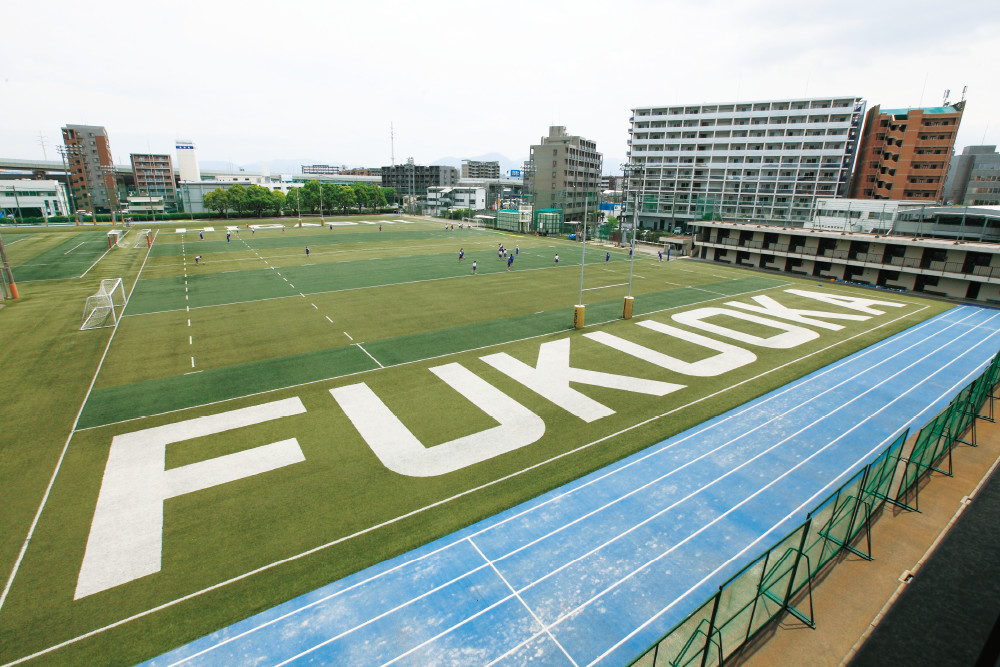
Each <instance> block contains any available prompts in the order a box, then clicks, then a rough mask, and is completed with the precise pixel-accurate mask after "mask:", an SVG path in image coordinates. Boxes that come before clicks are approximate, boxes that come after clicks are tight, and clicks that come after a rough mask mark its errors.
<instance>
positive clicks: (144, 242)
mask: <svg viewBox="0 0 1000 667" xmlns="http://www.w3.org/2000/svg"><path fill="white" fill-rule="evenodd" d="M149 233H150V230H148V229H140V230H139V231H138V232H136V236H135V243H134V244H133V245H132V247H133V248H147V247H149Z"/></svg>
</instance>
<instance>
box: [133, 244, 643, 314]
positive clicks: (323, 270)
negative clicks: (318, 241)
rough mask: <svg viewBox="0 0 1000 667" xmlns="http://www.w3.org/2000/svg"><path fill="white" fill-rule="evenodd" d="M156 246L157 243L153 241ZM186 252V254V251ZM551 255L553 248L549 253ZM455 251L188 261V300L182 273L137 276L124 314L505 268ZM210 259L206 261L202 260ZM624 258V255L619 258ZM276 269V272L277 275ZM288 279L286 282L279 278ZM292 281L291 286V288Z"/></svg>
mask: <svg viewBox="0 0 1000 667" xmlns="http://www.w3.org/2000/svg"><path fill="white" fill-rule="evenodd" d="M154 247H155V246H154ZM189 254H190V253H189ZM552 255H554V253H553V254H552ZM552 255H550V254H549V253H548V252H547V251H546V252H544V253H542V252H539V251H538V250H537V249H532V251H531V252H530V253H529V252H524V253H521V255H520V256H519V257H518V258H517V260H516V261H515V267H514V268H515V271H517V270H525V269H539V268H548V267H551V266H553V257H552ZM587 255H588V258H589V261H590V262H593V263H594V264H595V265H596V264H597V263H598V261H600V262H601V263H602V264H603V260H604V254H603V250H596V251H593V252H590V251H588V253H587ZM456 257H457V253H447V254H443V253H437V254H433V255H425V254H421V255H404V256H393V257H384V258H382V257H380V258H377V259H370V260H361V261H349V262H347V261H345V262H325V263H318V264H309V265H305V266H294V265H292V266H284V267H277V268H275V269H253V270H243V271H232V272H231V273H201V274H199V270H201V269H200V267H196V266H195V265H194V264H192V263H191V262H189V263H188V278H187V280H188V287H189V291H188V292H187V294H188V297H189V298H188V299H187V300H185V299H184V296H185V292H184V289H183V287H184V283H183V279H182V278H178V277H168V278H153V279H146V280H143V281H141V282H140V283H139V284H138V286H137V287H136V290H135V293H134V294H133V295H132V297H131V299H130V301H129V307H128V312H127V314H128V315H143V314H146V313H156V312H163V311H169V310H183V309H184V307H185V306H190V307H191V308H204V307H208V306H219V305H224V304H230V303H244V302H248V301H258V300H260V299H273V298H277V297H284V296H294V295H297V294H298V293H300V292H301V293H303V294H318V293H324V292H334V291H337V290H345V289H361V288H366V287H378V286H382V285H398V284H403V283H411V282H419V281H422V280H437V279H442V278H453V277H456V276H465V275H469V274H470V273H471V272H472V267H471V265H472V262H471V259H473V258H478V260H479V273H480V274H486V273H499V272H501V271H505V270H506V267H507V264H506V262H503V261H500V260H498V259H496V253H495V252H492V251H486V252H482V251H480V252H477V253H474V254H473V253H468V255H467V256H466V260H465V261H464V262H463V263H461V264H459V263H458V262H457V261H456ZM579 259H580V258H579V255H577V254H576V253H575V252H573V253H564V255H563V257H562V258H561V259H560V266H563V267H568V266H579V261H578V260H579ZM206 261H208V260H206ZM618 261H619V262H623V261H625V260H618ZM278 274H280V276H279V275H278ZM282 277H283V278H287V279H288V282H285V281H284V280H282ZM291 285H294V286H295V287H294V289H293V288H292V287H291Z"/></svg>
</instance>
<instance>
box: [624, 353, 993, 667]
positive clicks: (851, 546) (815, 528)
mask: <svg viewBox="0 0 1000 667" xmlns="http://www.w3.org/2000/svg"><path fill="white" fill-rule="evenodd" d="M998 379H1000V354H998V355H996V356H994V358H993V360H992V362H991V363H990V365H989V367H988V368H987V369H986V370H985V371H984V372H983V373H982V375H980V376H979V377H978V378H977V379H976V380H974V381H973V382H971V383H970V384H969V385H968V386H966V387H965V388H964V389H963V390H962V391H961V392H959V394H958V395H957V396H956V397H955V398H954V399H953V400H952V401H951V403H950V404H949V405H948V407H947V408H945V409H944V410H943V411H942V412H941V413H940V414H939V415H938V416H937V417H935V418H934V419H933V420H931V422H930V423H929V424H927V425H926V426H925V427H924V428H923V429H921V430H920V433H919V434H918V435H917V437H916V439H915V441H914V443H913V447H912V448H911V450H910V453H909V456H908V457H904V456H903V450H904V447H905V445H906V441H907V439H908V435H909V430H904V431H903V432H902V433H900V434H899V435H898V436H897V437H896V438H895V439H894V440H893V441H892V443H891V444H890V445H888V446H887V447H886V448H885V449H883V450H882V452H881V453H880V454H879V455H878V456H877V457H875V460H873V461H872V462H871V463H869V464H868V465H867V466H865V467H864V468H863V469H862V470H860V471H858V472H857V473H856V474H855V475H854V476H853V477H851V479H850V480H848V481H847V482H846V483H845V484H844V485H843V486H841V487H840V488H839V489H837V490H836V491H835V492H833V493H832V494H831V495H830V496H828V497H827V498H826V499H825V500H824V501H823V502H821V503H820V504H819V505H818V506H817V507H816V508H815V509H813V510H812V511H811V512H810V513H809V515H808V517H807V518H806V520H805V521H804V522H803V523H802V524H800V525H799V526H798V527H797V528H796V529H795V530H793V531H792V532H791V533H789V534H788V535H786V536H785V537H784V538H783V539H782V540H780V541H779V542H778V543H777V544H775V545H774V546H772V547H771V548H770V549H768V550H767V551H766V552H764V553H763V554H762V555H760V556H759V557H758V558H757V559H756V560H754V561H753V562H751V563H750V564H749V565H747V566H746V567H744V568H743V569H742V570H740V572H738V573H737V574H735V575H734V576H733V577H731V578H730V579H729V580H728V581H726V582H725V583H724V584H722V585H721V586H720V587H719V590H718V592H717V593H715V594H714V595H712V597H711V598H709V599H708V600H707V601H705V602H704V603H703V604H702V605H701V606H700V607H698V609H696V610H695V611H694V612H692V613H691V614H690V615H689V616H688V617H687V618H685V619H684V620H683V621H681V622H680V623H678V624H677V625H676V626H674V628H673V629H671V630H670V632H668V633H667V634H666V635H664V636H663V637H661V638H660V639H659V640H658V641H657V642H656V643H655V644H654V645H653V646H652V647H651V648H650V649H649V650H647V651H646V652H645V653H644V654H643V655H642V656H640V657H639V658H637V659H636V660H634V661H633V662H632V664H634V665H643V667H645V666H651V667H661V666H664V665H671V666H672V667H686V666H688V665H700V666H701V667H706V666H709V665H721V664H722V663H723V662H724V661H725V660H727V659H728V658H730V657H732V656H733V655H734V654H735V653H736V652H737V651H739V650H740V649H741V648H742V647H744V646H745V645H746V644H747V643H748V642H749V641H750V640H751V639H752V638H753V637H754V636H755V635H756V634H757V633H758V632H759V631H760V630H761V629H762V628H764V627H765V626H766V625H767V624H768V623H769V622H770V621H771V620H773V619H774V618H776V617H777V616H778V615H779V614H781V613H782V612H787V613H789V614H791V615H792V616H794V617H795V618H797V619H799V620H800V621H802V622H803V623H805V624H806V625H808V626H809V627H812V628H815V627H816V626H815V619H814V614H813V603H812V585H813V581H814V579H815V577H816V575H817V574H818V573H819V572H820V571H821V570H822V569H823V568H824V567H825V566H826V565H827V564H828V563H830V561H832V560H833V559H834V558H836V557H837V556H838V555H840V554H841V553H842V552H843V551H845V550H846V551H850V552H851V553H854V554H856V555H858V556H860V557H862V558H864V559H866V560H871V558H872V556H871V524H872V521H873V520H874V517H875V516H877V514H878V512H879V510H880V509H881V507H882V505H883V504H884V503H886V502H889V503H892V504H894V505H898V506H901V507H904V508H906V509H917V507H916V492H917V489H918V488H919V482H920V480H921V479H922V478H923V477H924V476H925V475H928V474H930V473H931V471H937V472H944V473H945V474H949V475H950V474H951V449H952V448H953V447H954V446H955V445H956V443H963V444H969V445H973V446H975V423H976V419H977V416H978V417H979V418H980V419H988V420H990V421H992V419H993V404H992V400H991V401H990V409H989V416H979V412H980V410H981V409H982V408H983V405H984V404H985V402H986V400H987V399H993V398H994V396H993V393H992V392H993V388H994V387H995V386H996V384H997V380H998ZM967 432H968V433H971V434H972V435H971V437H972V441H971V442H966V441H965V440H960V439H959V437H960V436H961V435H963V434H966V433H967ZM945 456H947V457H948V470H947V471H944V470H943V469H942V468H941V467H940V463H941V461H942V460H943V459H944V458H945ZM893 487H895V492H894V493H893V492H892V489H893ZM910 497H912V498H913V499H914V505H912V506H911V505H909V504H908V503H907V502H906V499H907V498H910ZM862 543H863V545H864V548H863V549H861V548H859V547H860V545H861V544H862ZM806 604H808V610H805V609H802V607H804V606H805V605H806Z"/></svg>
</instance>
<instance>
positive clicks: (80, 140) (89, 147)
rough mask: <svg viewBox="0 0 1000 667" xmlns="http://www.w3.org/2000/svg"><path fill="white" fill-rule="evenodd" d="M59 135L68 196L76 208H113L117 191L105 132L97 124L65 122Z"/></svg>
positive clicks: (86, 209)
mask: <svg viewBox="0 0 1000 667" xmlns="http://www.w3.org/2000/svg"><path fill="white" fill-rule="evenodd" d="M62 135H63V146H62V147H61V150H60V152H61V153H62V154H63V157H64V159H65V161H66V168H67V170H68V172H69V173H68V179H69V187H70V197H71V199H72V201H73V202H74V205H75V206H76V208H77V210H85V211H90V212H91V213H110V212H111V211H112V210H117V209H118V192H117V191H116V189H115V178H114V163H113V162H112V160H111V146H110V143H109V141H108V133H107V131H105V129H104V127H102V126H99V125H66V126H64V127H63V128H62Z"/></svg>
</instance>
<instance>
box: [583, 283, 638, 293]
mask: <svg viewBox="0 0 1000 667" xmlns="http://www.w3.org/2000/svg"><path fill="white" fill-rule="evenodd" d="M622 285H628V283H617V284H615V285H601V286H600V287H588V288H586V289H584V290H583V291H584V292H590V291H591V290H595V289H607V288H609V287H621V286H622Z"/></svg>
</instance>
